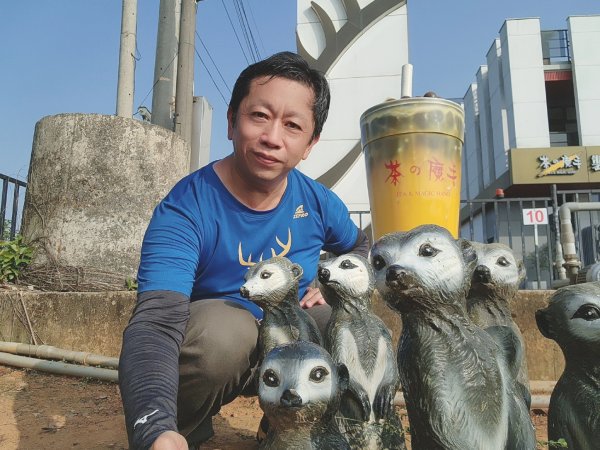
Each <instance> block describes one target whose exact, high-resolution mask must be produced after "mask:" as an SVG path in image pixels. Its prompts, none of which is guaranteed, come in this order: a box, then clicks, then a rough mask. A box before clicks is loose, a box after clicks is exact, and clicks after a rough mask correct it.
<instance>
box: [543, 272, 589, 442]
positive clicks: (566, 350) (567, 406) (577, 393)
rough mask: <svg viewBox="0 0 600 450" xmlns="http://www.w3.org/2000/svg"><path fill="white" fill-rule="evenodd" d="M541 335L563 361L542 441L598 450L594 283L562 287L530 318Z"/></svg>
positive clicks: (551, 398)
mask: <svg viewBox="0 0 600 450" xmlns="http://www.w3.org/2000/svg"><path fill="white" fill-rule="evenodd" d="M535 318H536V320H537V325H538V328H539V329H540V331H541V332H542V334H543V335H544V336H545V337H547V338H548V339H553V340H554V341H556V343H557V344H558V345H559V346H560V348H561V350H562V352H563V354H564V356H565V371H564V372H563V374H562V375H561V377H560V379H559V380H558V382H557V383H556V386H555V387H554V391H552V396H551V397H550V408H549V411H548V439H549V440H552V441H558V440H559V439H561V438H563V439H565V440H566V441H567V445H568V448H569V449H575V450H596V449H598V448H600V283H598V282H593V283H584V284H577V285H573V286H566V287H563V288H561V289H559V290H557V291H556V292H555V293H554V295H552V297H551V298H550V301H549V304H548V307H547V308H545V309H541V310H539V311H537V312H536V314H535Z"/></svg>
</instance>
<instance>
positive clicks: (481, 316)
mask: <svg viewBox="0 0 600 450" xmlns="http://www.w3.org/2000/svg"><path fill="white" fill-rule="evenodd" d="M471 245H472V246H473V249H474V250H475V253H476V255H477V262H476V266H475V270H474V271H473V278H472V279H471V289H470V290H469V294H468V296H467V310H468V312H469V316H470V317H471V319H472V320H473V322H475V324H476V325H478V326H480V327H481V328H483V329H484V330H486V329H487V331H490V334H491V335H492V336H493V337H496V336H497V333H496V331H497V330H498V328H497V327H509V328H510V330H511V331H512V332H513V333H514V336H513V337H512V339H511V341H512V342H514V343H515V348H514V349H513V352H514V354H515V360H516V362H517V364H518V365H519V372H518V375H517V381H518V382H519V385H520V387H521V389H522V391H523V396H524V399H525V402H526V404H527V408H529V406H530V405H531V394H530V392H529V375H528V374H527V358H526V355H525V341H524V340H523V336H522V334H521V330H519V327H518V326H517V324H516V323H515V322H514V321H513V319H512V315H511V311H510V306H509V301H511V300H513V299H514V298H515V296H516V295H517V292H518V291H519V286H520V285H521V283H522V281H523V280H524V279H525V266H524V264H523V261H521V260H517V258H516V257H515V254H514V252H513V251H512V250H511V248H510V247H508V246H506V245H504V244H499V243H493V244H483V243H481V242H473V241H471ZM502 331H503V333H502V334H501V336H503V337H505V336H506V333H507V332H508V330H502ZM501 345H507V342H506V339H504V342H501Z"/></svg>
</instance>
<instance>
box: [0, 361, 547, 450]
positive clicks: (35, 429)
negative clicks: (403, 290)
mask: <svg viewBox="0 0 600 450" xmlns="http://www.w3.org/2000/svg"><path fill="white" fill-rule="evenodd" d="M399 412H400V414H401V415H402V416H403V418H404V420H403V421H404V423H405V425H406V414H405V413H406V412H405V411H404V410H399ZM261 415H262V413H261V411H260V408H259V406H258V400H257V399H256V398H255V397H251V398H243V397H240V398H238V399H237V400H236V401H234V402H233V403H231V404H229V405H226V406H224V407H223V408H222V409H221V413H220V414H219V415H218V416H217V417H216V418H215V422H214V426H215V433H216V434H215V437H213V438H212V439H211V440H210V441H208V442H207V443H206V445H204V446H203V447H202V449H203V450H209V449H212V450H215V449H221V450H254V449H257V448H258V444H257V443H256V441H255V439H254V436H255V433H256V429H257V428H258V423H259V421H260V418H261ZM533 420H534V423H535V426H536V429H537V434H538V439H539V440H540V441H542V442H545V440H546V411H543V410H536V411H534V413H533ZM407 439H408V440H409V439H410V435H407ZM127 448H128V445H127V435H126V433H125V426H124V418H123V411H122V409H121V398H120V396H119V390H118V387H117V386H116V385H115V384H113V383H107V382H99V381H95V380H90V379H82V378H71V377H65V376H57V375H51V374H45V373H42V372H36V371H31V370H22V369H15V368H11V367H6V366H0V449H2V450H15V449H19V450H37V449H44V450H54V449H56V450H65V449H85V450H99V449H115V450H125V449H127ZM539 448H540V449H545V448H547V447H546V446H545V445H541V444H540V446H539Z"/></svg>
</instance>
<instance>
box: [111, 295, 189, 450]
mask: <svg viewBox="0 0 600 450" xmlns="http://www.w3.org/2000/svg"><path fill="white" fill-rule="evenodd" d="M189 311H190V306H189V298H188V297H187V296H186V295H183V294H181V293H178V292H174V291H148V292H142V293H140V294H138V298H137V304H136V306H135V309H134V311H133V314H132V316H131V319H130V321H129V325H128V326H127V328H126V329H125V331H124V333H123V346H122V349H121V357H120V360H119V387H120V389H121V398H122V400H123V409H124V412H125V425H126V428H127V435H128V437H129V446H130V448H131V449H134V450H137V449H148V448H149V447H150V446H151V445H152V443H153V442H154V441H155V440H156V438H157V437H158V435H160V434H161V433H163V432H165V431H168V430H172V431H177V389H178V385H179V351H180V348H181V343H182V342H183V336H184V333H185V328H186V325H187V322H188V319H189Z"/></svg>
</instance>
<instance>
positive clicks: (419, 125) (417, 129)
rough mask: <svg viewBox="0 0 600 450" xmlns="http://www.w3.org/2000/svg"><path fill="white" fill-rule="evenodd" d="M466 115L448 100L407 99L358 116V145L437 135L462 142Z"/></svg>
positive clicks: (457, 105)
mask: <svg viewBox="0 0 600 450" xmlns="http://www.w3.org/2000/svg"><path fill="white" fill-rule="evenodd" d="M464 118H465V113H464V110H463V108H462V107H461V106H460V105H459V104H458V103H455V102H453V101H451V100H446V99H443V98H437V97H410V98H402V99H399V100H391V101H387V102H383V103H380V104H378V105H375V106H372V107H371V108H369V109H367V110H366V111H365V112H364V113H362V115H361V116H360V131H361V143H362V146H363V148H364V147H365V146H366V145H368V144H369V143H370V142H372V141H374V140H377V139H381V138H384V137H387V136H395V135H400V134H407V133H440V134H446V135H449V136H452V137H455V138H456V139H459V140H460V141H461V142H464V128H465V119H464Z"/></svg>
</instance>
